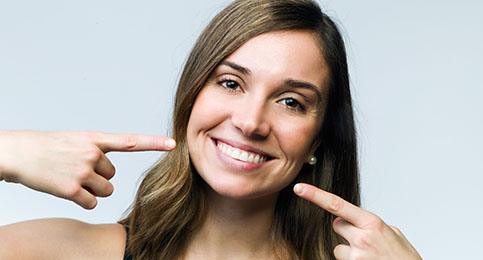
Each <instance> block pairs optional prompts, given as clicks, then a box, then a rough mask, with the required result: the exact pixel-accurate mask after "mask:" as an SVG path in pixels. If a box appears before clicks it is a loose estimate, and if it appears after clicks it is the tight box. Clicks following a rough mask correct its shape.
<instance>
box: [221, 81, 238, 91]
mask: <svg viewBox="0 0 483 260" xmlns="http://www.w3.org/2000/svg"><path fill="white" fill-rule="evenodd" d="M218 84H220V85H221V86H222V87H224V88H226V89H227V90H229V91H236V90H237V89H238V88H240V84H238V82H236V81H234V80H231V79H222V80H220V81H219V82H218Z"/></svg>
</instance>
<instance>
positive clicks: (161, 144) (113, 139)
mask: <svg viewBox="0 0 483 260" xmlns="http://www.w3.org/2000/svg"><path fill="white" fill-rule="evenodd" d="M89 136H90V137H91V138H92V140H93V142H94V143H95V144H96V145H97V147H99V149H101V150H102V151H103V152H104V153H107V152H141V151H169V150H172V149H174V147H176V142H175V141H174V140H173V139H172V138H170V137H165V136H156V135H141V134H111V133H99V132H96V133H89Z"/></svg>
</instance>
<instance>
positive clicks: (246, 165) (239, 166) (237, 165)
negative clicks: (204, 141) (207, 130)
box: [212, 139, 267, 171]
mask: <svg viewBox="0 0 483 260" xmlns="http://www.w3.org/2000/svg"><path fill="white" fill-rule="evenodd" d="M212 141H213V145H214V146H215V150H216V155H217V156H218V158H219V159H220V160H221V161H222V162H223V163H224V165H227V166H228V167H229V168H231V169H233V170H236V171H253V170H256V169H258V168H260V167H262V166H263V165H265V164H266V163H267V161H264V162H261V163H251V162H244V161H239V160H237V159H234V158H232V157H230V156H228V155H226V154H224V153H222V152H221V151H220V149H219V148H218V146H217V143H216V142H217V141H216V140H214V139H212Z"/></svg>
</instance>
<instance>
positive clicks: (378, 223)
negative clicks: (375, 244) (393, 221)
mask: <svg viewBox="0 0 483 260" xmlns="http://www.w3.org/2000/svg"><path fill="white" fill-rule="evenodd" d="M385 226H386V224H385V223H384V221H383V220H382V219H381V218H380V217H377V216H375V217H374V219H373V220H372V227H373V228H374V230H375V231H377V232H382V231H383V230H384V228H385Z"/></svg>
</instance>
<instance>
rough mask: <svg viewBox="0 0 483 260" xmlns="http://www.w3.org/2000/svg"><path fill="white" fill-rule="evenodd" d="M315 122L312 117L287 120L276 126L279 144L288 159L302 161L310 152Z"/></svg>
mask: <svg viewBox="0 0 483 260" xmlns="http://www.w3.org/2000/svg"><path fill="white" fill-rule="evenodd" d="M316 126H317V122H316V120H312V119H310V120H309V119H305V120H299V121H292V122H287V123H284V124H282V125H280V126H279V127H278V131H277V133H278V139H279V140H280V146H281V148H282V150H283V151H285V154H286V156H287V157H288V159H290V160H296V161H300V162H302V163H303V161H304V160H305V157H307V155H308V153H309V152H310V149H311V145H312V143H313V140H314V137H315V134H316V130H317V127H316Z"/></svg>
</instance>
